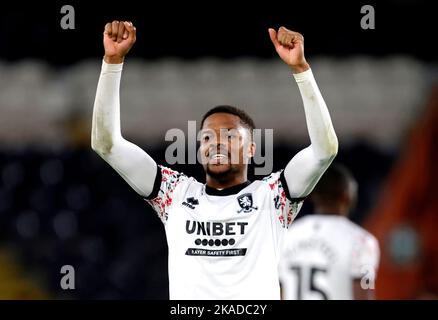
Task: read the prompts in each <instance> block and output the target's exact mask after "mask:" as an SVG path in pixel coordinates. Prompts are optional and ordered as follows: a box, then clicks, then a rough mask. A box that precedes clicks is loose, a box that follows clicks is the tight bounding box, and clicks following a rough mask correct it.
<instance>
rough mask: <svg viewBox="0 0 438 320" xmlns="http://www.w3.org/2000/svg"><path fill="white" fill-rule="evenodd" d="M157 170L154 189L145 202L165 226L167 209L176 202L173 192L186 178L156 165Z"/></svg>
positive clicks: (175, 195)
mask: <svg viewBox="0 0 438 320" xmlns="http://www.w3.org/2000/svg"><path fill="white" fill-rule="evenodd" d="M157 168H158V170H157V175H156V177H155V182H154V187H153V189H152V192H151V194H150V195H149V196H148V197H146V198H145V200H146V202H147V203H149V204H150V205H151V206H152V208H153V209H154V210H155V212H156V213H157V214H158V217H159V218H160V219H161V221H162V222H163V223H164V224H165V223H166V222H167V219H168V212H169V211H168V209H169V207H170V206H171V205H172V204H173V203H175V202H178V199H177V197H178V196H177V192H175V190H176V189H177V187H178V186H179V185H180V184H181V183H182V182H183V181H185V180H186V179H187V176H186V175H184V174H182V173H180V172H178V171H175V170H172V169H169V168H166V167H164V166H161V165H158V166H157Z"/></svg>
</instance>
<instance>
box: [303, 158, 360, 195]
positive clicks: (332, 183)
mask: <svg viewBox="0 0 438 320" xmlns="http://www.w3.org/2000/svg"><path fill="white" fill-rule="evenodd" d="M352 181H355V179H354V177H353V174H352V173H351V172H350V170H348V169H347V167H345V166H344V165H341V164H339V163H334V164H331V165H330V167H329V168H328V169H327V170H326V172H325V173H324V174H323V175H322V177H321V179H320V180H319V181H318V183H317V184H316V186H315V188H314V190H313V192H312V195H311V199H312V200H313V202H316V203H318V202H324V203H329V202H335V201H338V200H339V199H340V198H341V197H342V195H343V194H344V193H345V192H348V190H349V187H350V183H351V182H352Z"/></svg>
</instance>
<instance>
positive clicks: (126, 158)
mask: <svg viewBox="0 0 438 320" xmlns="http://www.w3.org/2000/svg"><path fill="white" fill-rule="evenodd" d="M122 69H123V63H121V64H107V63H105V61H103V62H102V70H101V73H100V78H99V83H98V85H97V91H96V99H95V101H94V109H93V124H92V132H91V146H92V148H93V150H94V151H96V152H97V153H98V154H99V155H100V156H101V157H102V158H103V159H104V160H105V161H106V162H107V163H108V164H109V165H111V167H113V168H114V169H115V170H116V171H117V172H118V173H119V174H120V175H121V176H122V178H123V179H125V181H126V182H127V183H128V184H129V185H130V186H131V187H132V188H133V189H134V190H135V191H136V192H137V193H138V194H140V195H141V196H144V197H147V196H148V195H149V194H150V193H151V192H152V190H153V187H154V182H155V177H156V175H157V164H156V163H155V161H154V160H153V159H152V158H151V157H150V156H149V155H148V154H147V153H146V152H145V151H143V150H142V149H141V148H139V147H138V146H136V145H135V144H133V143H131V142H129V141H127V140H125V139H124V138H123V137H122V134H121V130H120V96H119V91H120V78H121V75H122Z"/></svg>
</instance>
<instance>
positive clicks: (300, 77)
mask: <svg viewBox="0 0 438 320" xmlns="http://www.w3.org/2000/svg"><path fill="white" fill-rule="evenodd" d="M294 77H295V80H296V82H297V84H298V88H299V90H300V93H301V97H302V99H303V104H304V112H305V114H306V122H307V129H308V131H309V136H310V142H311V145H310V146H308V147H307V148H305V149H303V150H301V151H300V152H298V153H297V154H296V155H295V156H294V157H293V158H292V159H291V161H290V162H289V163H288V164H287V166H286V168H285V170H284V178H285V180H286V183H287V187H288V190H289V196H290V197H291V198H300V197H305V196H307V195H308V194H309V193H310V192H312V190H313V188H314V187H315V185H316V183H317V182H318V180H319V179H320V178H321V176H322V175H323V173H324V172H325V170H326V169H327V168H328V166H329V165H330V163H331V162H332V161H333V159H334V158H335V156H336V154H337V152H338V139H337V137H336V133H335V130H334V128H333V125H332V121H331V119H330V114H329V111H328V109H327V106H326V104H325V101H324V99H323V97H322V95H321V92H320V91H319V89H318V85H317V84H316V81H315V78H314V77H313V73H312V70H311V69H309V70H306V71H304V72H302V73H298V74H294Z"/></svg>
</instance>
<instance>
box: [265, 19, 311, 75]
mask: <svg viewBox="0 0 438 320" xmlns="http://www.w3.org/2000/svg"><path fill="white" fill-rule="evenodd" d="M268 31H269V36H270V37H271V41H272V43H273V44H274V47H275V50H276V51H277V53H278V55H279V56H280V58H281V59H282V60H283V61H284V62H285V63H286V64H287V65H288V66H290V67H291V68H292V70H293V72H294V73H300V72H304V71H306V70H307V69H309V68H310V66H309V64H308V63H307V61H306V58H305V57H304V37H303V36H302V35H301V34H300V33H298V32H295V31H291V30H288V29H286V28H285V27H280V29H278V32H277V31H275V30H274V29H272V28H269V30H268Z"/></svg>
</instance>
